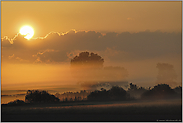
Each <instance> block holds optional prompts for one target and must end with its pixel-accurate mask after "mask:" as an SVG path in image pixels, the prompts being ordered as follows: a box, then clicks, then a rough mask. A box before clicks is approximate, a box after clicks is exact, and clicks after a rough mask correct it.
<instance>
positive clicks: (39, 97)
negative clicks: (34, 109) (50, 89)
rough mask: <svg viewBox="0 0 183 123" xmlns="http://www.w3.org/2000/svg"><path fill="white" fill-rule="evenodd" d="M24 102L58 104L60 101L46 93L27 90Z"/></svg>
mask: <svg viewBox="0 0 183 123" xmlns="http://www.w3.org/2000/svg"><path fill="white" fill-rule="evenodd" d="M25 101H26V102H29V103H40V102H41V103H45V102H59V101H60V100H59V99H58V98H57V97H55V96H54V95H50V94H49V93H47V92H46V91H39V90H28V91H27V95H26V96H25Z"/></svg>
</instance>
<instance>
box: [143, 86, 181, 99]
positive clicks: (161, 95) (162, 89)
mask: <svg viewBox="0 0 183 123" xmlns="http://www.w3.org/2000/svg"><path fill="white" fill-rule="evenodd" d="M176 89H177V88H176ZM181 90H182V88H181ZM177 96H179V94H178V93H177V92H176V91H175V89H171V87H170V86H169V85H168V84H158V85H156V86H154V88H152V89H151V90H147V91H145V92H144V93H143V94H142V99H150V98H151V99H166V98H175V97H177Z"/></svg>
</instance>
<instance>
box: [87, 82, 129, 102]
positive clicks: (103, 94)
mask: <svg viewBox="0 0 183 123" xmlns="http://www.w3.org/2000/svg"><path fill="white" fill-rule="evenodd" d="M126 97H127V93H126V91H125V90H124V89H123V88H121V87H119V86H113V87H112V88H111V89H110V90H108V91H106V89H104V88H101V91H97V90H95V91H94V92H91V93H90V94H89V95H88V97H87V100H90V101H109V100H125V99H126Z"/></svg>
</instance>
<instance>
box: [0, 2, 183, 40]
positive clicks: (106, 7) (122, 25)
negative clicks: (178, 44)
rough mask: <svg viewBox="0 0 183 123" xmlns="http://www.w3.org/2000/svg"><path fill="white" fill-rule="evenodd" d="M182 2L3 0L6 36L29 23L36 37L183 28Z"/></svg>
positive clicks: (176, 30)
mask: <svg viewBox="0 0 183 123" xmlns="http://www.w3.org/2000/svg"><path fill="white" fill-rule="evenodd" d="M181 5H182V4H181V1H179V2H125V1H122V2H62V1H60V2H49V1H47V2H37V1H36V2H30V1H25V2H22V1H19V2H12V1H3V2H2V3H1V7H2V8H1V12H2V14H1V22H2V36H9V37H12V36H14V35H15V34H16V33H17V32H18V31H19V29H20V27H21V26H23V25H25V24H28V25H31V26H32V27H33V28H34V30H35V36H34V37H39V36H45V35H46V34H47V33H49V32H50V31H57V32H66V31H69V30H71V29H76V30H94V31H102V32H107V31H116V32H124V31H130V32H139V31H145V30H151V31H156V30H161V31H166V32H173V31H175V32H180V31H181Z"/></svg>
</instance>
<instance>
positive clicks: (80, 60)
mask: <svg viewBox="0 0 183 123" xmlns="http://www.w3.org/2000/svg"><path fill="white" fill-rule="evenodd" d="M103 63H104V59H103V58H102V57H101V56H99V55H98V54H95V53H89V52H81V53H80V54H79V56H75V57H74V58H73V59H71V66H75V65H82V66H86V65H89V66H90V67H94V68H97V67H99V68H101V67H103Z"/></svg>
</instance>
